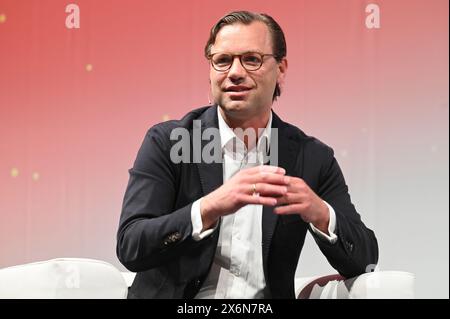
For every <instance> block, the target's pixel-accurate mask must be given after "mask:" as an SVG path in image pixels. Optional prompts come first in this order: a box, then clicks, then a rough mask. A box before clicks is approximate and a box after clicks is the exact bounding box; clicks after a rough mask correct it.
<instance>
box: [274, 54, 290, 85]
mask: <svg viewBox="0 0 450 319" xmlns="http://www.w3.org/2000/svg"><path fill="white" fill-rule="evenodd" d="M287 68H288V61H287V59H286V58H283V59H282V60H281V61H280V62H279V63H278V78H277V83H278V85H279V86H280V87H283V85H284V80H285V78H286V73H287Z"/></svg>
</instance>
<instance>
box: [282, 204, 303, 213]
mask: <svg viewBox="0 0 450 319" xmlns="http://www.w3.org/2000/svg"><path fill="white" fill-rule="evenodd" d="M304 208H305V205H303V204H291V205H286V206H278V207H276V208H275V209H274V213H275V214H278V215H287V214H301V212H302V211H303V210H304Z"/></svg>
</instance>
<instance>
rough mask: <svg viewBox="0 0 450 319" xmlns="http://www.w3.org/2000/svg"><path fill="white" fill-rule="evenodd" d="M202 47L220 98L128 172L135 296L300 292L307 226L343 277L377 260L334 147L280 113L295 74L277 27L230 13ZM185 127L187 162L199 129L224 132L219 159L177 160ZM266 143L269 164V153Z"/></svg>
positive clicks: (150, 146) (157, 134) (165, 134)
mask: <svg viewBox="0 0 450 319" xmlns="http://www.w3.org/2000/svg"><path fill="white" fill-rule="evenodd" d="M205 55H206V57H207V58H208V59H209V60H210V63H211V68H210V83H211V93H212V97H213V98H214V103H215V104H214V105H213V106H209V107H204V108H200V109H197V110H194V111H192V112H190V113H188V114H187V115H186V116H185V117H184V118H183V119H181V120H179V121H168V122H165V123H161V124H158V125H156V126H154V127H152V128H151V129H150V130H149V131H148V133H147V135H146V137H145V140H144V142H143V145H142V147H141V149H140V150H139V153H138V155H137V158H136V161H135V163H134V166H133V168H132V169H131V170H130V180H129V184H128V187H127V190H126V193H125V198H124V204H123V209H122V215H121V219H120V225H119V231H118V239H117V240H118V242H117V255H118V257H119V259H120V261H121V262H122V263H123V264H124V265H125V266H126V267H127V268H128V269H130V270H131V271H134V272H137V275H136V278H135V280H134V282H133V285H132V286H131V288H130V292H129V297H130V298H295V293H294V275H295V270H296V266H297V263H298V259H299V256H300V252H301V249H302V246H303V243H304V240H305V236H306V232H307V230H308V229H309V230H310V231H311V233H312V235H313V237H314V239H315V241H316V242H317V244H318V246H319V248H320V249H321V251H322V252H323V253H324V255H325V256H326V257H327V259H328V261H329V262H330V264H331V265H332V266H333V267H334V268H335V269H336V270H337V271H338V272H339V273H340V274H342V275H343V276H345V277H353V276H357V275H359V274H361V273H363V272H365V270H366V269H367V267H368V266H373V264H376V263H377V259H378V246H377V240H376V238H375V235H374V233H373V232H372V231H371V230H369V229H368V228H366V227H365V225H364V224H363V223H362V221H361V219H360V216H359V214H358V213H357V212H356V210H355V208H354V206H353V204H352V203H351V201H350V196H349V194H348V189H347V186H346V184H345V180H344V177H343V175H342V173H341V170H340V168H339V166H338V163H337V162H336V159H335V158H334V155H333V151H332V149H331V148H329V147H328V146H326V145H324V144H323V143H321V142H320V141H318V140H317V139H315V138H313V137H309V136H307V135H305V134H304V133H303V132H302V131H301V130H300V129H298V128H296V127H294V126H292V125H290V124H288V123H285V122H283V121H282V120H281V119H280V118H279V117H278V116H277V115H276V114H275V113H273V112H272V110H271V108H272V104H273V101H274V100H275V99H276V98H277V96H279V95H280V93H281V86H282V83H283V80H284V77H285V75H286V71H287V60H286V43H285V38H284V34H283V31H282V30H281V28H280V27H279V25H278V24H277V23H276V22H275V21H274V20H273V19H272V18H271V17H270V16H268V15H264V14H255V13H250V12H246V11H240V12H232V13H230V14H228V15H226V16H225V17H223V18H222V19H220V20H219V22H218V23H217V24H216V25H215V26H213V28H212V29H211V34H210V38H209V40H208V43H207V45H206V47H205ZM179 129H185V130H186V131H187V132H189V134H190V135H189V136H190V142H191V144H189V149H188V151H187V152H186V151H184V155H187V158H189V159H192V156H194V155H193V154H192V153H194V152H195V146H193V145H194V144H195V142H199V141H197V140H196V139H198V138H199V135H196V134H195V130H196V129H201V131H202V132H205V130H208V129H218V132H219V135H220V139H219V142H218V143H220V144H219V151H220V159H221V161H219V162H217V161H216V162H213V163H211V162H210V161H206V160H205V159H204V158H202V159H201V161H195V160H194V161H192V160H190V161H181V162H180V161H175V160H174V154H175V155H176V154H177V151H175V152H174V147H175V145H176V143H177V141H176V140H174V139H173V137H174V136H173V132H174V131H175V130H179ZM238 129H241V130H253V131H255V132H258V133H257V135H256V139H251V138H248V136H246V135H242V134H241V135H240V134H236V133H235V132H236V131H238ZM268 141H270V143H269V142H268ZM205 143H206V142H205V141H203V140H202V141H201V146H202V147H205ZM267 143H268V144H269V146H268V151H269V153H270V158H271V160H270V163H266V162H264V161H262V160H261V156H260V155H261V153H263V149H264V147H263V146H264V145H265V144H267ZM184 155H183V156H184ZM191 155H192V156H191ZM184 158H185V159H186V157H184ZM251 159H253V160H251ZM261 164H271V165H261Z"/></svg>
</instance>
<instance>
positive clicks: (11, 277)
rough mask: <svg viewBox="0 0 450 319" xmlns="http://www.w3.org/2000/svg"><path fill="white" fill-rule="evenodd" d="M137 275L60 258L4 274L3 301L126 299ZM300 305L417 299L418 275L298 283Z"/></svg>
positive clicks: (106, 265) (100, 264)
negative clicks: (304, 301) (310, 301)
mask: <svg viewBox="0 0 450 319" xmlns="http://www.w3.org/2000/svg"><path fill="white" fill-rule="evenodd" d="M134 275H135V274H134V273H130V272H122V273H121V272H120V271H119V270H118V269H117V268H115V267H114V266H113V265H111V264H109V263H106V262H104V261H99V260H93V259H82V258H59V259H52V260H48V261H42V262H36V263H31V264H25V265H18V266H14V267H8V268H4V269H0V299H2V298H8V299H28V298H37V299H61V298H62V299H78V298H83V299H124V298H126V297H127V293H128V287H129V286H131V283H132V282H133V279H134ZM295 287H296V293H297V296H298V298H299V299H330V298H331V299H340V298H346V299H349V298H350V299H357V298H370V299H372V298H414V275H413V274H411V273H406V272H400V271H380V272H373V273H367V274H363V275H361V276H358V277H355V278H351V279H347V280H344V279H343V278H342V277H340V276H339V275H330V276H322V277H312V278H297V279H296V280H295Z"/></svg>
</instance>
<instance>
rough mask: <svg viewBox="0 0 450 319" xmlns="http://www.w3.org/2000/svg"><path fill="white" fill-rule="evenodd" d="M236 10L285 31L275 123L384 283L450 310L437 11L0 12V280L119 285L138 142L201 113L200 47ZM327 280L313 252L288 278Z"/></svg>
mask: <svg viewBox="0 0 450 319" xmlns="http://www.w3.org/2000/svg"><path fill="white" fill-rule="evenodd" d="M70 3H72V4H74V5H72V6H68V5H69V4H70ZM236 9H246V10H253V11H258V12H267V13H269V14H271V15H272V16H273V17H275V18H276V19H277V20H278V21H279V23H280V24H281V26H282V27H283V28H284V31H285V33H286V37H287V43H288V61H289V70H288V76H287V79H286V84H285V86H284V90H283V94H282V96H281V98H280V99H279V101H277V102H276V103H275V105H274V110H275V112H277V113H278V114H279V115H280V116H281V117H282V118H284V119H285V120H287V121H289V122H291V123H293V124H295V125H297V126H299V127H300V128H301V129H303V130H304V131H305V132H306V133H308V134H310V135H313V136H315V137H317V138H319V139H320V140H322V141H323V142H325V143H327V144H329V145H330V146H332V147H333V148H334V150H335V153H336V157H337V159H338V161H339V163H340V164H341V166H342V169H343V171H344V174H345V176H346V180H347V183H348V185H349V187H350V191H351V195H352V199H353V201H354V203H355V204H356V207H357V209H358V210H359V212H360V213H361V215H362V216H363V219H364V220H365V222H366V224H367V225H368V226H369V227H371V228H372V229H374V230H375V232H376V234H377V237H378V240H379V245H380V265H379V266H380V269H381V270H403V271H411V272H413V273H415V274H416V276H417V296H418V297H446V298H448V296H449V290H448V282H449V281H448V273H449V259H448V252H449V249H448V243H449V223H448V209H449V207H448V203H449V195H448V191H449V189H448V188H449V187H448V185H449V184H448V164H449V162H448V145H449V144H448V133H449V131H448V128H449V127H448V116H449V114H448V103H449V100H448V85H449V83H448V36H449V35H448V1H446V0H391V1H387V0H378V1H363V0H314V1H313V0H303V1H300V0H296V1H282V0H280V1H275V2H274V1H260V0H258V1H254V0H249V1H234V0H230V1H222V2H220V1H207V0H195V1H194V0H193V1H179V0H164V1H147V0H145V1H144V0H132V1H131V0H96V1H87V0H73V1H72V2H69V1H63V0H61V1H59V0H0V121H1V122H0V123H1V125H0V214H1V215H0V267H7V266H12V265H16V264H22V263H27V262H33V261H39V260H45V259H50V258H55V257H89V258H96V259H102V260H105V261H108V262H111V263H113V264H114V265H116V266H117V267H120V269H124V268H123V267H122V266H120V263H119V262H118V260H117V258H116V255H115V241H116V230H117V226H118V220H119V215H120V210H121V203H122V198H123V194H124V191H125V187H126V184H127V180H128V171H127V170H128V169H129V168H130V167H131V166H132V164H133V161H134V158H135V155H136V152H137V150H138V148H139V146H140V144H141V142H142V139H143V137H144V135H145V133H146V131H147V129H148V128H149V127H151V126H152V125H154V124H156V123H158V122H161V121H165V120H167V119H177V118H180V117H181V116H183V115H184V114H185V113H187V112H188V111H189V110H191V109H193V108H197V107H199V106H203V105H207V104H208V63H207V61H206V60H205V58H204V57H203V47H204V44H205V42H206V40H207V37H208V32H209V29H210V27H211V26H212V25H213V24H214V22H215V21H217V19H218V18H220V17H221V16H222V15H224V14H225V13H227V12H229V11H231V10H236ZM366 9H367V11H368V12H366ZM66 10H67V12H66ZM78 18H79V19H78ZM332 272H334V270H333V269H332V268H331V267H330V266H328V265H327V262H326V260H325V258H324V257H323V256H322V255H321V254H320V252H319V250H318V248H317V247H316V245H315V244H314V242H313V240H312V239H311V238H309V240H308V243H307V244H306V246H305V250H304V252H303V254H302V257H301V259H300V263H299V268H298V271H297V274H298V276H312V275H317V274H327V273H332Z"/></svg>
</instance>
